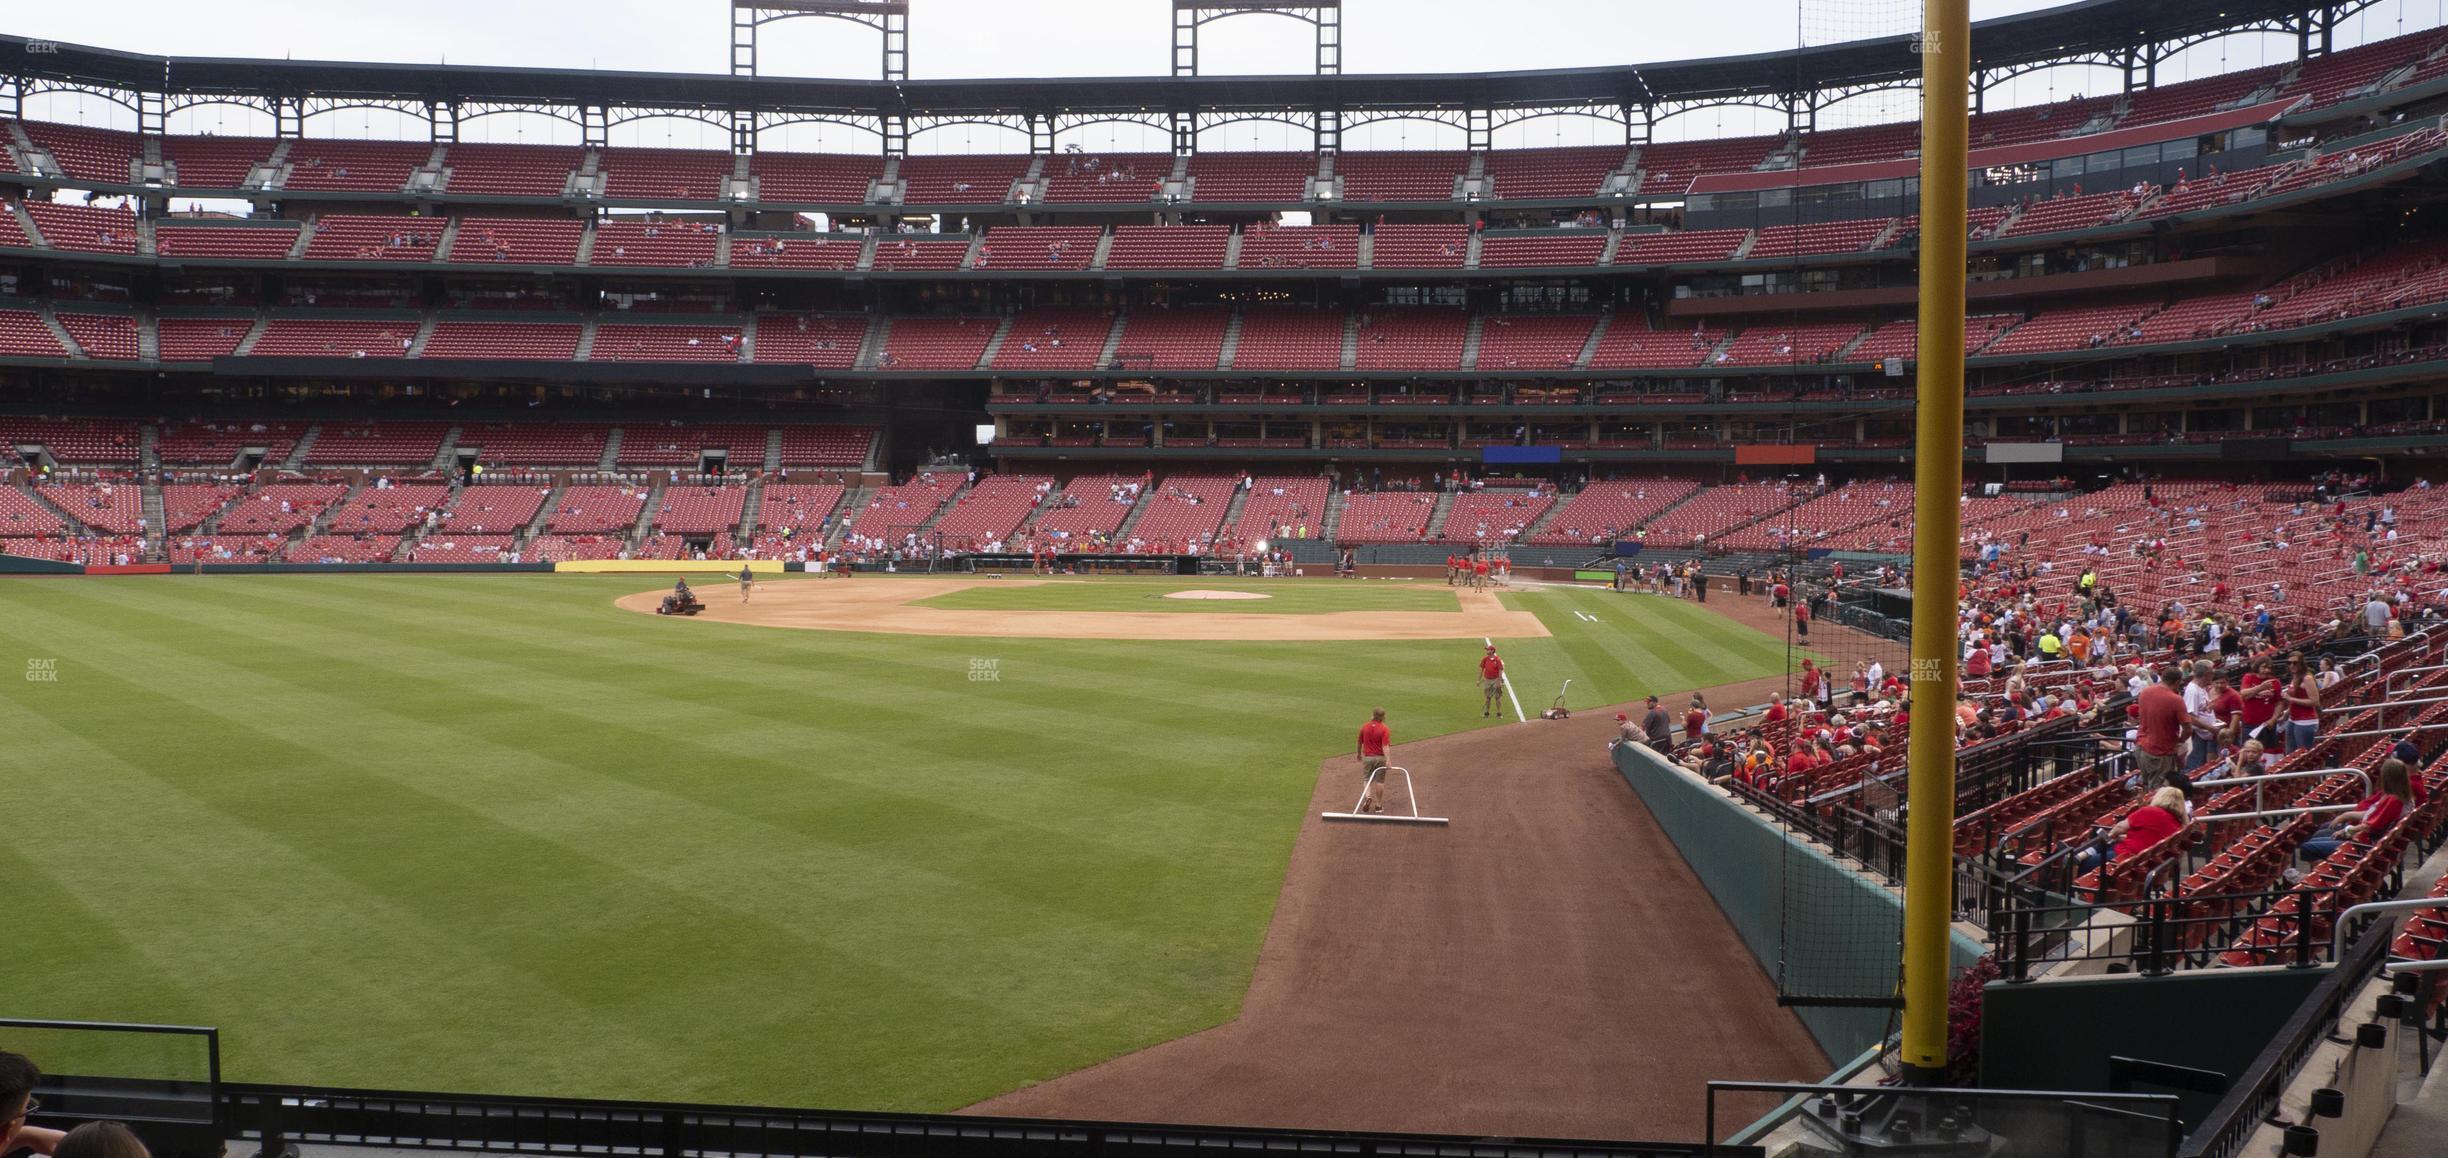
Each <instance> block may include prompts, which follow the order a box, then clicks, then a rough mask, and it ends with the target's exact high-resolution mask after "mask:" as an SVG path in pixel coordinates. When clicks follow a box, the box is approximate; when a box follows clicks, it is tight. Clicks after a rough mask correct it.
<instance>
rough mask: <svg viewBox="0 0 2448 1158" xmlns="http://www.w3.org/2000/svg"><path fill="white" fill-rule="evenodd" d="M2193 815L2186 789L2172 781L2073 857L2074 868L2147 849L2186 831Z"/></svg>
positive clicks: (2093, 865)
mask: <svg viewBox="0 0 2448 1158" xmlns="http://www.w3.org/2000/svg"><path fill="white" fill-rule="evenodd" d="M2191 818H2192V810H2191V808H2190V806H2188V805H2187V804H2186V803H2185V794H2184V789H2182V788H2178V787H2176V786H2175V785H2172V784H2171V785H2169V786H2167V787H2165V788H2162V789H2160V790H2159V791H2157V792H2153V793H2151V798H2150V803H2148V804H2145V805H2143V806H2142V807H2140V808H2137V809H2134V810H2133V811H2132V812H2129V813H2126V814H2125V819H2123V820H2120V821H2118V822H2117V823H2116V827H2115V828H2111V829H2109V830H2108V832H2107V834H2106V835H2104V836H2102V837H2100V838H2099V840H2098V841H2096V842H2095V843H2093V844H2092V846H2091V847H2090V848H2087V849H2084V850H2083V851H2082V855H2080V856H2077V857H2076V858H2074V867H2075V870H2076V871H2077V872H2088V871H2090V870H2091V869H2094V868H2097V867H2099V866H2101V865H2104V864H2107V863H2108V862H2110V861H2114V860H2116V859H2118V858H2119V857H2128V856H2132V855H2133V854H2135V853H2138V852H2141V851H2143V850H2145V849H2148V848H2150V847H2151V846H2152V845H2155V844H2158V843H2159V842H2160V841H2163V840H2166V839H2167V838H2169V837H2171V836H2174V835H2176V834H2177V833H2179V832H2182V831H2184V826H2185V824H2186V823H2187V822H2188V821H2189V820H2191Z"/></svg>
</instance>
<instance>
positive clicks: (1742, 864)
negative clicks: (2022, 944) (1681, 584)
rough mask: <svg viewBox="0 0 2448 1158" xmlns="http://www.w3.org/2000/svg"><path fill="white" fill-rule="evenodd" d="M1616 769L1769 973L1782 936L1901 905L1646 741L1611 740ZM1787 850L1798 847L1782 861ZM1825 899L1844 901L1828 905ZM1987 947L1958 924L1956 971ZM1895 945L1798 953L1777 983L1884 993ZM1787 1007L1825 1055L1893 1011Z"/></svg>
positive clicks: (1878, 1033) (1881, 1027)
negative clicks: (1644, 743)
mask: <svg viewBox="0 0 2448 1158" xmlns="http://www.w3.org/2000/svg"><path fill="white" fill-rule="evenodd" d="M1615 770H1616V771H1617V772H1620V773H1622V774H1623V778H1624V779H1625V780H1626V781H1628V782H1630V783H1631V785H1632V790H1633V791H1634V792H1637V793H1639V794H1640V798H1641V801H1642V802H1643V803H1645V804H1647V805H1648V806H1649V813H1650V815H1651V816H1654V817H1656V818H1657V822H1658V827H1659V828H1662V829H1664V830H1665V831H1666V836H1667V838H1668V839H1669V840H1672V841H1674V844H1675V848H1676V849H1677V850H1678V851H1680V852H1681V853H1682V854H1683V860H1684V862H1685V863H1687V864H1689V865H1691V868H1692V872H1693V874H1694V875H1696V876H1698V877H1699V878H1700V883H1701V885H1702V886H1704V887H1705V888H1707V889H1708V891H1709V895H1710V896H1711V897H1714V898H1716V900H1717V907H1718V908H1720V909H1723V910H1724V911H1725V915H1726V920H1727V921H1729V922H1731V923H1732V924H1733V926H1734V931H1735V932H1736V933H1738V934H1740V935H1741V936H1742V939H1743V943H1744V944H1745V945H1748V946H1750V948H1751V955H1752V956H1753V957H1754V958H1756V959H1757V960H1758V961H1759V964H1760V968H1761V969H1763V970H1765V971H1767V973H1768V974H1769V975H1770V976H1771V977H1774V976H1775V975H1776V971H1777V958H1778V957H1779V956H1780V949H1781V947H1782V942H1783V940H1784V939H1785V938H1787V937H1790V938H1791V939H1792V940H1794V941H1795V942H1796V943H1798V944H1812V943H1828V942H1840V941H1842V940H1843V939H1845V938H1847V937H1852V936H1857V935H1858V933H1859V931H1858V930H1857V929H1854V928H1848V927H1847V925H1846V923H1845V921H1844V917H1845V915H1846V914H1848V913H1855V912H1859V911H1860V910H1861V908H1862V906H1863V905H1864V904H1870V905H1886V906H1890V907H1893V908H1894V909H1896V910H1897V911H1898V912H1899V914H1900V913H1901V911H1902V909H1903V906H1904V897H1903V894H1901V893H1899V892H1897V891H1896V890H1894V889H1891V888H1889V887H1887V886H1886V885H1884V884H1882V883H1880V882H1878V881H1876V880H1873V879H1871V878H1870V877H1867V876H1865V875H1863V874H1861V873H1859V872H1856V871H1854V870H1853V869H1851V868H1849V867H1847V866H1845V865H1844V864H1843V863H1842V862H1840V861H1838V860H1837V859H1836V858H1835V857H1834V856H1833V855H1831V854H1829V853H1828V851H1827V850H1826V849H1823V848H1821V847H1819V846H1818V845H1815V844H1811V843H1809V842H1807V841H1803V840H1800V839H1798V838H1795V837H1793V836H1791V835H1789V834H1788V833H1787V832H1786V831H1785V830H1784V829H1783V828H1781V827H1779V826H1778V825H1776V824H1775V823H1773V822H1771V821H1770V820H1769V819H1768V818H1767V817H1765V816H1762V815H1760V814H1759V813H1756V812H1753V811H1752V810H1750V809H1748V808H1745V807H1743V806H1742V805H1740V804H1738V803H1736V802H1735V801H1734V799H1733V798H1732V797H1730V796H1728V795H1726V794H1725V793H1724V792H1721V791H1719V790H1718V789H1717V788H1716V787H1715V786H1714V785H1711V784H1710V783H1709V782H1708V781H1707V780H1705V779H1703V778H1701V777H1700V776H1699V775H1698V774H1696V773H1694V772H1692V771H1690V770H1689V769H1686V768H1683V767H1681V766H1679V765H1676V764H1672V763H1669V762H1667V761H1666V760H1664V759H1662V758H1661V757H1659V756H1658V755H1657V754H1656V753H1655V752H1652V751H1650V750H1649V749H1648V748H1646V747H1643V746H1641V745H1639V744H1623V745H1619V746H1617V747H1616V749H1615ZM1788 852H1792V853H1796V854H1799V855H1796V856H1794V857H1793V858H1792V859H1791V861H1790V863H1789V862H1788V859H1787V854H1788ZM1832 897H1843V898H1844V900H1842V901H1840V902H1833V903H1832V902H1831V901H1830V900H1829V898H1832ZM1986 952H1987V950H1986V949H1985V948H1984V947H1983V946H1982V945H1981V943H1980V942H1979V941H1976V940H1974V939H1973V938H1971V937H1970V936H1967V935H1966V934H1965V933H1964V932H1963V931H1962V930H1960V929H1958V930H1957V931H1956V932H1955V934H1954V944H1953V954H1952V955H1953V958H1954V965H1955V967H1956V968H1957V969H1962V968H1965V967H1968V966H1970V965H1971V964H1972V963H1973V962H1974V961H1977V960H1979V959H1980V958H1981V956H1982V955H1983V954H1984V953H1986ZM1894 953H1895V950H1894V948H1893V947H1892V946H1887V945H1877V946H1871V947H1869V948H1868V951H1865V952H1861V953H1819V954H1803V955H1801V956H1799V957H1797V958H1796V959H1794V960H1791V961H1788V962H1787V963H1786V965H1785V977H1786V988H1787V989H1788V990H1790V991H1793V992H1800V993H1844V994H1876V993H1887V992H1892V991H1893V990H1894V988H1895V985H1896V961H1895V956H1894ZM1795 1013H1796V1014H1798V1015H1799V1016H1800V1017H1801V1018H1802V1024H1803V1025H1804V1026H1805V1027H1807V1028H1808V1029H1809V1030H1810V1032H1811V1036H1813V1037H1815V1038H1817V1039H1819V1046H1820V1048H1822V1049H1824V1050H1826V1051H1827V1055H1828V1056H1829V1057H1832V1058H1845V1057H1853V1056H1854V1055H1856V1054H1860V1053H1862V1052H1864V1051H1866V1050H1870V1049H1873V1048H1876V1047H1878V1046H1879V1045H1880V1044H1881V1043H1883V1042H1884V1041H1885V1040H1886V1038H1887V1034H1888V1023H1889V1020H1890V1018H1891V1017H1893V1012H1892V1011H1890V1010H1885V1009H1845V1008H1832V1007H1826V1006H1819V1007H1811V1006H1804V1007H1799V1008H1797V1009H1796V1010H1795Z"/></svg>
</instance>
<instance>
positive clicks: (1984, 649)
mask: <svg viewBox="0 0 2448 1158" xmlns="http://www.w3.org/2000/svg"><path fill="white" fill-rule="evenodd" d="M1963 674H1964V676H1965V677H1966V678H1968V679H1986V678H1988V676H1989V641H1988V640H1986V639H1983V638H1982V637H1980V636H1977V635H1976V636H1973V637H1972V654H1970V655H1967V656H1965V657H1964V662H1963Z"/></svg>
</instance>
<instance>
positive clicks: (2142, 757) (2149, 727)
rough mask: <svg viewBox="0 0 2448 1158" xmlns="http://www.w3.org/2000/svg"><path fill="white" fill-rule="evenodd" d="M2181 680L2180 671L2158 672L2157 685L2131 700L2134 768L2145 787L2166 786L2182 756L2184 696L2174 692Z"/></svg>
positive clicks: (2182, 674)
mask: <svg viewBox="0 0 2448 1158" xmlns="http://www.w3.org/2000/svg"><path fill="white" fill-rule="evenodd" d="M2184 681H2185V677H2184V673H2183V672H2182V671H2179V670H2177V669H2176V668H2172V667H2171V668H2167V669H2164V670H2162V671H2161V672H2160V673H2159V682H2158V683H2155V684H2152V685H2151V686H2149V687H2147V688H2144V689H2142V694H2140V695H2138V696H2135V697H2134V711H2135V715H2136V716H2137V717H2138V719H2137V722H2136V724H2135V731H2134V747H2135V748H2136V749H2138V751H2137V753H2136V758H2135V765H2136V767H2137V769H2138V770H2139V771H2140V772H2141V774H2142V783H2143V785H2144V786H2145V787H2147V786H2150V785H2153V784H2164V783H2167V780H2168V777H2169V776H2171V775H2173V774H2174V773H2175V772H2176V766H2177V764H2178V762H2179V757H2181V756H2182V755H2183V754H2184V753H2183V752H2182V751H2181V750H2180V749H2179V748H2178V747H2177V745H2178V744H2179V743H2180V742H2181V741H2179V740H2178V738H2177V737H2179V736H2180V735H2182V734H2183V732H2182V729H2183V727H2184V720H2185V703H2184V694H2183V693H2182V692H2179V691H2177V690H2176V689H2177V688H2180V687H2182V686H2184Z"/></svg>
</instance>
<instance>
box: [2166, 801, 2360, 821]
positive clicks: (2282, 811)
mask: <svg viewBox="0 0 2448 1158" xmlns="http://www.w3.org/2000/svg"><path fill="white" fill-rule="evenodd" d="M2357 807H2358V806H2357V805H2353V804H2316V805H2313V806H2311V807H2309V808H2272V809H2269V810H2267V811H2263V812H2220V813H2213V814H2209V815H2203V816H2196V817H2194V818H2193V823H2195V824H2208V823H2210V822H2211V821H2214V820H2265V819H2268V818H2269V817H2272V816H2310V815H2314V814H2318V813H2323V812H2352V811H2354V810H2355V809H2356V808H2357Z"/></svg>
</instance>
